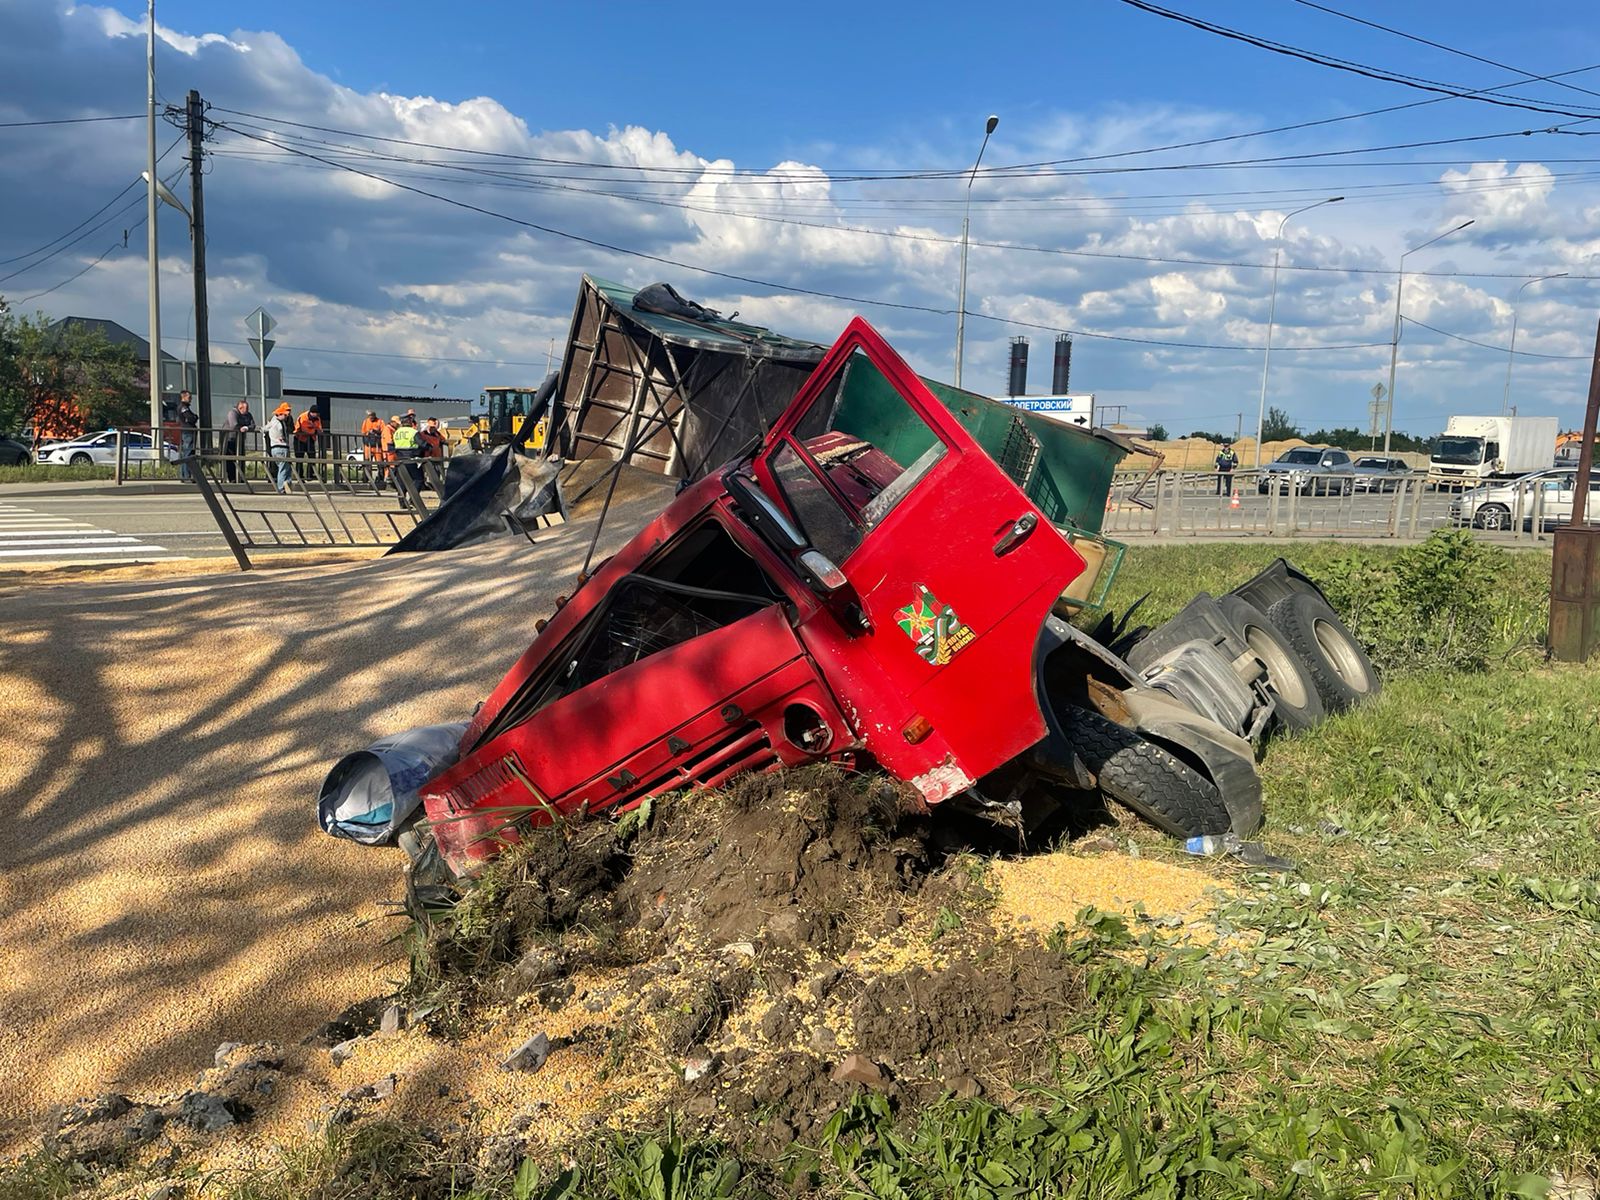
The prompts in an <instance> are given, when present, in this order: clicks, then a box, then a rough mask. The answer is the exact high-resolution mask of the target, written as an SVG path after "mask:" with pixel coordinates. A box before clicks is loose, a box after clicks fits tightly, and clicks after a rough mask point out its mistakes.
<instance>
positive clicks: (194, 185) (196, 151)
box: [188, 88, 211, 449]
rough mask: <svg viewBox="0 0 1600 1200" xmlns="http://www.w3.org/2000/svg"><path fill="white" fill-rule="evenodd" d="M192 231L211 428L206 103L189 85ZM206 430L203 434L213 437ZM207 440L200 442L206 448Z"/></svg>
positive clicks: (205, 416)
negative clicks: (203, 144) (204, 161)
mask: <svg viewBox="0 0 1600 1200" xmlns="http://www.w3.org/2000/svg"><path fill="white" fill-rule="evenodd" d="M188 118H189V217H190V226H189V234H190V237H192V238H193V240H194V374H195V380H194V385H195V392H196V393H197V394H198V395H199V399H200V412H199V414H198V415H199V417H200V428H201V429H202V430H206V431H209V430H210V429H211V335H210V332H209V330H208V326H207V320H208V313H207V309H206V202H205V195H204V192H203V190H202V183H201V181H202V180H203V179H204V178H205V170H204V169H203V166H202V162H201V159H202V155H203V154H204V151H203V150H201V148H200V143H201V142H202V141H204V140H205V107H204V105H202V104H201V103H200V93H199V92H197V91H196V90H195V89H193V88H190V89H189V106H188ZM210 436H211V435H210V433H209V432H206V433H205V434H204V435H203V437H204V438H205V439H209V438H210ZM206 445H207V442H206V441H202V442H201V443H200V446H201V449H205V448H206Z"/></svg>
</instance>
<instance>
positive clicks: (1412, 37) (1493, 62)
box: [1294, 0, 1600, 96]
mask: <svg viewBox="0 0 1600 1200" xmlns="http://www.w3.org/2000/svg"><path fill="white" fill-rule="evenodd" d="M1294 2H1295V3H1296V4H1299V5H1301V6H1303V7H1305V8H1314V9H1316V10H1317V11H1318V12H1323V13H1327V14H1328V15H1329V16H1331V17H1338V18H1339V19H1340V20H1343V21H1353V22H1354V23H1355V24H1357V25H1365V26H1366V27H1367V28H1368V29H1376V30H1378V31H1379V32H1381V33H1389V34H1393V35H1394V36H1395V37H1398V38H1404V39H1405V40H1406V41H1408V42H1416V43H1417V44H1418V45H1422V46H1431V47H1432V48H1433V49H1435V50H1443V51H1444V52H1445V53H1446V54H1455V55H1458V56H1460V57H1461V58H1468V59H1471V60H1472V61H1473V62H1480V63H1483V64H1485V65H1486V66H1491V67H1498V68H1499V69H1500V70H1502V71H1510V72H1511V73H1512V74H1513V75H1521V76H1522V77H1523V78H1522V82H1524V83H1551V82H1553V83H1555V85H1556V86H1557V87H1563V88H1566V89H1567V90H1568V91H1571V92H1581V93H1582V94H1583V95H1585V96H1600V92H1596V91H1592V90H1591V89H1589V88H1585V87H1579V86H1578V85H1577V84H1575V83H1566V82H1563V81H1562V80H1561V76H1562V75H1576V74H1578V73H1579V72H1582V71H1593V70H1594V69H1595V68H1594V67H1579V68H1576V69H1575V70H1572V71H1562V72H1558V73H1557V74H1555V75H1535V74H1533V73H1532V72H1531V71H1524V70H1523V69H1522V68H1521V67H1513V66H1511V65H1510V64H1508V63H1503V62H1500V61H1499V60H1497V59H1493V58H1485V57H1484V56H1483V55H1481V54H1473V53H1472V52H1471V51H1469V50H1461V49H1458V48H1457V47H1455V46H1447V45H1445V44H1444V43H1443V42H1435V41H1433V40H1432V39H1430V38H1425V37H1419V36H1417V35H1416V34H1414V33H1407V32H1405V31H1404V30H1403V29H1395V28H1393V27H1391V26H1389V25H1382V24H1379V23H1378V22H1377V21H1369V20H1367V19H1366V18H1365V17H1358V16H1355V15H1354V14H1353V13H1347V12H1342V11H1340V10H1339V9H1337V8H1330V7H1329V6H1328V5H1326V4H1318V3H1317V2H1316V0H1294ZM1502 86H1503V87H1511V86H1513V85H1511V84H1503V85H1502ZM1497 90H1498V89H1497Z"/></svg>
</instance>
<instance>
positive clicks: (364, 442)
mask: <svg viewBox="0 0 1600 1200" xmlns="http://www.w3.org/2000/svg"><path fill="white" fill-rule="evenodd" d="M382 456H383V422H382V421H380V420H378V414H377V413H375V412H374V411H373V410H372V409H370V408H369V409H367V416H366V419H365V420H363V421H362V422H361V457H362V458H363V459H365V460H366V464H367V478H368V480H369V481H370V482H371V483H372V485H373V486H374V487H382V486H383V483H384V479H383V457H382Z"/></svg>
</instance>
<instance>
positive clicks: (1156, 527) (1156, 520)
mask: <svg viewBox="0 0 1600 1200" xmlns="http://www.w3.org/2000/svg"><path fill="white" fill-rule="evenodd" d="M1166 490H1167V473H1166V472H1165V471H1158V472H1157V473H1156V502H1155V503H1154V504H1153V505H1151V507H1150V532H1151V533H1155V534H1159V533H1160V532H1161V505H1162V495H1163V493H1164V492H1165V491H1166Z"/></svg>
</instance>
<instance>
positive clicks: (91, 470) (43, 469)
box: [0, 463, 178, 483]
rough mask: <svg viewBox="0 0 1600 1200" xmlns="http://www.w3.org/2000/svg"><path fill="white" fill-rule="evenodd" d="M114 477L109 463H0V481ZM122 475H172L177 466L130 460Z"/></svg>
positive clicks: (62, 481)
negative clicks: (1, 465) (131, 462)
mask: <svg viewBox="0 0 1600 1200" xmlns="http://www.w3.org/2000/svg"><path fill="white" fill-rule="evenodd" d="M115 478H116V470H115V468H113V467H97V466H85V467H71V466H57V465H55V464H53V463H45V464H42V465H36V466H26V467H0V483H77V482H83V481H89V480H97V479H101V480H111V479H115ZM123 478H125V479H132V480H138V479H176V478H178V469H177V468H176V467H174V466H170V465H167V464H161V465H159V466H158V465H153V464H148V463H135V464H133V465H132V466H131V467H130V468H129V470H128V472H127V474H126V475H124V476H123Z"/></svg>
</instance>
